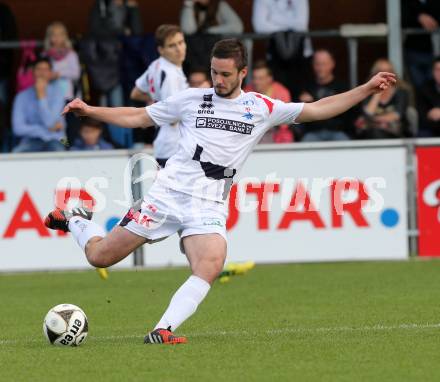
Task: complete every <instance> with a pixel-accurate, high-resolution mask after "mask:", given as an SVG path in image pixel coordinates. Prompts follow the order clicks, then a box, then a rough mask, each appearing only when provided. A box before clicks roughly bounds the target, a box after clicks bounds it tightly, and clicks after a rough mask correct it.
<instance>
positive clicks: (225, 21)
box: [180, 0, 243, 35]
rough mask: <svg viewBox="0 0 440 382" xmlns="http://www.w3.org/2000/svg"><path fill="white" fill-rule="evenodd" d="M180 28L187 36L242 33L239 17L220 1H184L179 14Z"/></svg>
mask: <svg viewBox="0 0 440 382" xmlns="http://www.w3.org/2000/svg"><path fill="white" fill-rule="evenodd" d="M180 27H181V28H182V32H183V33H185V34H188V35H191V34H194V33H207V34H227V33H242V32H243V23H242V21H241V19H240V17H239V16H238V15H237V13H235V11H234V10H233V9H232V8H231V6H230V5H229V4H228V3H227V2H226V1H222V0H185V1H184V2H183V8H182V12H181V14H180Z"/></svg>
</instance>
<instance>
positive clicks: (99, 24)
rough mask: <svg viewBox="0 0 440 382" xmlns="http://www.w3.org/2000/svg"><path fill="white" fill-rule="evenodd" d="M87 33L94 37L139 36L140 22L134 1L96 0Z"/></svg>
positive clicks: (141, 28)
mask: <svg viewBox="0 0 440 382" xmlns="http://www.w3.org/2000/svg"><path fill="white" fill-rule="evenodd" d="M89 31H90V34H91V35H93V36H94V37H104V38H109V37H118V36H122V35H139V34H141V33H142V32H143V26H142V20H141V16H140V12H139V8H138V4H137V1H136V0H128V1H123V0H96V2H95V4H94V5H93V8H92V11H91V13H90V19H89Z"/></svg>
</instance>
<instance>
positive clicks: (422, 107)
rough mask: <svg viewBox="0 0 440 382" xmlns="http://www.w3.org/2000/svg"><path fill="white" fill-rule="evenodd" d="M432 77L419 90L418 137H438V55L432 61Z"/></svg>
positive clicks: (439, 65)
mask: <svg viewBox="0 0 440 382" xmlns="http://www.w3.org/2000/svg"><path fill="white" fill-rule="evenodd" d="M432 78H433V79H432V80H430V81H428V82H427V83H425V85H424V86H423V87H422V89H421V90H420V92H419V97H418V110H419V116H420V126H419V133H418V135H419V136H420V137H440V57H437V58H435V59H434V61H433V63H432Z"/></svg>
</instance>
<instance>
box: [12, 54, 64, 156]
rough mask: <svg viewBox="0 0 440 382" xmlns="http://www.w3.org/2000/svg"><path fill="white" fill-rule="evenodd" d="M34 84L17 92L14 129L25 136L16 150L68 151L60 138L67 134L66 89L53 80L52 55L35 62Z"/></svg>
mask: <svg viewBox="0 0 440 382" xmlns="http://www.w3.org/2000/svg"><path fill="white" fill-rule="evenodd" d="M33 74H34V78H35V84H34V86H32V87H30V88H27V89H25V90H23V91H21V92H20V93H18V94H17V96H16V98H15V100H14V106H13V111H12V129H13V132H14V134H15V135H17V136H18V137H20V138H21V140H20V143H19V144H18V145H17V146H16V147H15V148H14V150H13V151H14V152H33V151H64V150H65V147H64V145H63V144H62V143H61V142H60V141H61V140H62V139H63V138H64V136H65V134H64V128H65V121H64V117H63V116H61V112H62V111H63V108H64V93H63V90H62V88H61V87H60V86H59V83H58V81H52V82H51V78H52V68H51V63H50V60H49V59H48V58H45V57H41V58H38V59H37V60H36V61H35V63H34V68H33Z"/></svg>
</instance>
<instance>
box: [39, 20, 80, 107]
mask: <svg viewBox="0 0 440 382" xmlns="http://www.w3.org/2000/svg"><path fill="white" fill-rule="evenodd" d="M44 48H45V50H44V55H45V56H47V57H48V58H49V59H50V60H51V62H52V79H53V80H55V79H58V80H59V84H60V85H61V86H62V88H63V90H64V98H65V99H66V101H70V100H72V99H73V97H74V94H73V91H74V86H75V82H76V81H78V80H79V76H80V74H81V70H80V66H79V60H78V55H77V54H76V52H75V51H74V50H73V49H72V42H71V41H70V39H69V34H68V32H67V29H66V26H65V25H64V24H63V23H61V22H58V21H56V22H53V23H52V24H50V25H49V26H48V27H47V29H46V38H45V40H44Z"/></svg>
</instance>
